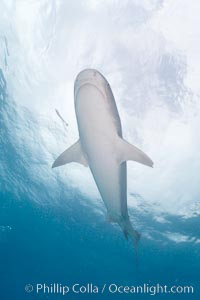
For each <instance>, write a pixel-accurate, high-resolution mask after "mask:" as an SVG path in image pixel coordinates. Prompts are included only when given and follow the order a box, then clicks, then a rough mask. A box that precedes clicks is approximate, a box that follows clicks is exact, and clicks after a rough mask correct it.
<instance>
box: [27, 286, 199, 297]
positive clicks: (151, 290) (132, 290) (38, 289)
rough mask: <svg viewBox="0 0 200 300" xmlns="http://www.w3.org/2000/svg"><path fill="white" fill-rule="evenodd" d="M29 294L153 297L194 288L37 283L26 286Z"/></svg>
mask: <svg viewBox="0 0 200 300" xmlns="http://www.w3.org/2000/svg"><path fill="white" fill-rule="evenodd" d="M25 291H26V292H27V293H32V292H34V293H36V294H60V295H63V296H65V295H67V294H103V293H109V294H149V295H151V296H154V295H157V294H193V293H194V287H193V286H191V285H184V286H182V285H172V286H169V285H161V284H159V283H157V284H154V285H151V284H148V283H144V284H142V285H130V286H126V285H119V284H116V283H110V284H106V283H105V284H103V285H94V284H92V283H87V284H85V285H82V284H79V283H74V284H72V285H67V284H66V285H65V284H61V283H51V284H46V283H37V284H35V285H32V284H27V285H26V286H25Z"/></svg>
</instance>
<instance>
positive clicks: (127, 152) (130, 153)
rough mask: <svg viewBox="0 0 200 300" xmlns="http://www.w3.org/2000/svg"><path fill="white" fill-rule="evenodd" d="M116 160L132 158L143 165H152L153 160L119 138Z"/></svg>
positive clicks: (122, 160) (121, 160)
mask: <svg viewBox="0 0 200 300" xmlns="http://www.w3.org/2000/svg"><path fill="white" fill-rule="evenodd" d="M117 148H118V153H119V155H118V162H119V163H122V162H124V161H127V160H133V161H136V162H138V163H141V164H143V165H146V166H149V167H153V161H152V160H151V159H150V158H149V157H148V156H147V155H146V154H145V153H144V152H142V151H141V150H140V149H138V148H137V147H135V146H133V145H131V144H129V143H128V142H126V141H125V140H123V139H121V138H119V140H118V142H117Z"/></svg>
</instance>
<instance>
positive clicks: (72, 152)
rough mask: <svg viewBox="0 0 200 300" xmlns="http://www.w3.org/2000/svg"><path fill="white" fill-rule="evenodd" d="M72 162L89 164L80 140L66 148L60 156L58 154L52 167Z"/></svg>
mask: <svg viewBox="0 0 200 300" xmlns="http://www.w3.org/2000/svg"><path fill="white" fill-rule="evenodd" d="M71 162H77V163H80V164H82V165H84V166H85V167H87V166H88V162H87V159H86V157H85V154H84V152H83V149H82V146H81V143H80V140H78V141H77V142H76V143H75V144H73V145H72V146H71V147H69V148H68V149H67V150H65V151H64V152H63V153H62V154H61V155H60V156H58V158H57V159H56V160H55V161H54V163H53V165H52V168H56V167H59V166H63V165H65V164H69V163H71Z"/></svg>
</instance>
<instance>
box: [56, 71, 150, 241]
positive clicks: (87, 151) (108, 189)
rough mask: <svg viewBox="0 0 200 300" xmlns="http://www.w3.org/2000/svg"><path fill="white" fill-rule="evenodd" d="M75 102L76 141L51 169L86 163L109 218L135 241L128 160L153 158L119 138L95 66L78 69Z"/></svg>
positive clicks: (115, 115) (113, 106)
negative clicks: (128, 179)
mask: <svg viewBox="0 0 200 300" xmlns="http://www.w3.org/2000/svg"><path fill="white" fill-rule="evenodd" d="M74 104H75V112H76V118H77V123H78V131H79V140H78V141H77V142H76V143H75V144H73V145H72V146H71V147H69V148H68V149H67V150H65V151H64V152H63V153H62V154H61V155H60V156H59V157H58V158H57V159H56V160H55V162H54V163H53V165H52V168H55V167H58V166H62V165H65V164H68V163H71V162H77V163H80V164H82V165H84V166H89V168H90V170H91V172H92V175H93V177H94V180H95V182H96V185H97V187H98V190H99V192H100V195H101V197H102V199H103V202H104V204H105V206H106V208H107V213H108V216H107V217H108V219H109V220H110V221H111V222H114V223H118V224H119V226H120V227H121V228H122V231H123V233H124V236H125V237H126V238H128V237H130V238H131V239H132V240H133V242H134V243H137V242H138V240H139V237H140V234H139V233H138V232H137V231H136V230H135V229H134V228H133V226H132V224H131V221H130V219H129V215H128V208H127V166H126V162H127V161H128V160H133V161H136V162H138V163H141V164H144V165H146V166H149V167H153V162H152V160H151V159H150V158H149V157H148V156H147V155H146V154H145V153H144V152H142V151H141V150H140V149H138V148H137V147H135V146H133V145H131V144H129V143H128V142H127V141H125V140H124V139H123V137H122V127H121V121H120V117H119V113H118V110H117V106H116V103H115V99H114V96H113V93H112V90H111V87H110V85H109V83H108V81H107V80H106V78H105V77H104V76H103V75H102V74H101V73H100V72H99V71H97V70H95V69H85V70H83V71H81V72H80V73H79V74H78V75H77V77H76V80H75V83H74Z"/></svg>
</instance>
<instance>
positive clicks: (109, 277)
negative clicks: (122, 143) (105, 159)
mask: <svg viewBox="0 0 200 300" xmlns="http://www.w3.org/2000/svg"><path fill="white" fill-rule="evenodd" d="M0 11H1V18H0V299H1V300H15V299H18V300H26V299H34V300H35V299H55V300H56V299H69V300H71V299H72V300H73V299H75V300H76V299H77V300H79V299H80V300H81V299H83V300H84V299H153V298H156V299H167V300H168V299H187V300H188V299H195V300H196V299H199V297H200V199H199V196H200V184H199V169H200V151H199V149H200V134H199V128H200V101H199V100H200V98H199V97H200V85H199V78H200V57H199V53H200V42H199V35H200V26H199V25H200V24H199V23H200V21H199V12H200V3H199V1H198V0H194V1H192V2H189V1H186V0H173V1H171V0H170V1H167V0H140V1H139V0H132V1H130V0H125V1H119V0H102V1H97V0H85V1H81V0H74V1H72V0H69V1H68V0H67V1H65V0H0ZM88 68H92V69H96V70H98V71H99V72H101V73H102V74H103V75H104V76H105V77H106V79H107V80H108V82H109V84H110V87H111V88H112V92H113V94H114V97H115V102H116V105H117V109H118V112H119V116H120V119H121V124H122V131H123V137H124V138H125V139H126V140H127V141H128V142H129V143H131V144H133V145H135V146H137V147H138V148H139V149H142V151H144V152H145V153H147V154H148V156H149V157H150V158H151V159H152V161H153V163H154V166H153V168H149V167H147V166H145V165H143V164H139V163H137V162H133V161H128V162H127V203H128V214H129V217H130V221H131V224H132V226H133V228H134V229H135V230H137V232H138V233H139V234H140V239H139V241H138V242H137V243H133V241H132V240H131V239H130V238H127V239H126V237H127V236H126V234H125V236H124V234H123V232H122V230H121V228H120V226H119V225H118V224H117V223H113V222H110V220H109V218H108V216H107V209H106V206H105V204H104V201H103V200H102V197H101V195H100V193H99V190H98V188H97V185H96V183H95V180H94V178H93V175H92V173H91V171H90V168H86V167H84V166H83V165H81V164H77V163H75V162H72V163H71V164H66V165H63V166H61V167H59V168H55V169H54V168H53V169H52V164H53V163H54V161H55V160H56V158H57V157H58V156H59V155H60V154H61V153H62V152H63V151H65V150H66V149H67V148H69V147H70V146H71V145H72V144H74V143H75V142H76V141H77V140H78V139H79V131H78V124H77V119H76V113H75V105H74V82H75V79H76V76H77V74H78V73H79V72H80V71H82V70H84V69H88ZM97 116H98V112H97V114H96V116H94V123H95V120H96V119H97ZM104 125H105V124H104V121H103V120H102V128H104V131H107V130H105V126H104ZM93 126H94V124H92V123H91V128H92V127H93ZM108 132H109V128H108ZM113 151H114V150H113ZM113 201H115V199H114V197H113Z"/></svg>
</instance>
